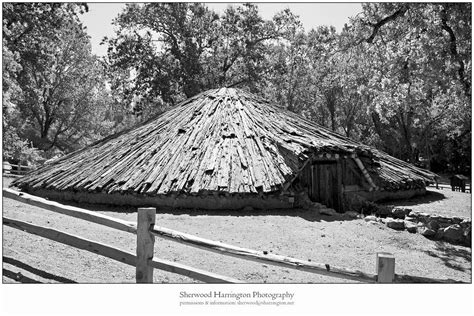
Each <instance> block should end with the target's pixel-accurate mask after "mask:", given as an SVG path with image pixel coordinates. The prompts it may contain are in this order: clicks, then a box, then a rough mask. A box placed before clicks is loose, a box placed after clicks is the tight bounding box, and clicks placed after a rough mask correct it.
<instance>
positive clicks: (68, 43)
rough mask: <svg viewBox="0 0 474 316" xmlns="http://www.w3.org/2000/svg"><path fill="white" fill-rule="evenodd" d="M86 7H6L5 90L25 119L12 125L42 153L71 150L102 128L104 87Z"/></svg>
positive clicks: (45, 5)
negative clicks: (93, 51) (86, 23)
mask: <svg viewBox="0 0 474 316" xmlns="http://www.w3.org/2000/svg"><path fill="white" fill-rule="evenodd" d="M86 8H87V7H86V6H84V5H77V4H47V3H41V4H39V3H34V4H8V5H4V8H3V9H4V19H3V24H4V30H3V32H4V43H5V47H6V49H7V50H8V51H9V52H11V55H13V56H14V57H13V58H12V59H11V60H10V61H9V65H10V68H9V69H13V70H11V71H8V72H7V73H6V74H5V73H4V78H5V76H7V78H8V81H7V82H8V83H9V84H8V86H5V85H4V87H3V93H4V95H7V96H8V100H9V101H11V103H13V104H14V105H15V107H16V108H17V110H18V115H17V116H16V117H17V118H18V117H19V118H20V121H21V122H23V123H22V126H18V125H17V126H14V128H15V129H16V132H17V133H18V135H19V137H20V138H22V139H28V140H30V141H32V142H33V145H34V147H38V148H40V149H42V150H44V151H51V150H54V149H59V150H60V151H62V152H68V151H71V150H74V149H77V148H80V147H82V146H83V145H84V144H86V143H88V142H90V141H92V140H95V139H97V136H99V135H101V133H103V132H104V129H103V128H102V129H101V127H100V123H103V122H100V121H101V119H102V116H103V113H102V112H103V111H102V108H101V107H97V102H96V101H97V99H98V97H99V95H100V94H101V93H103V90H104V80H103V78H102V73H103V69H102V67H101V65H100V63H99V62H98V60H97V58H96V57H95V56H93V55H92V54H91V50H90V43H89V37H88V36H87V34H86V33H85V31H84V29H83V27H82V25H81V23H80V22H79V20H78V17H77V14H80V13H81V12H82V11H83V10H85V9H86ZM15 63H16V64H17V66H16V67H11V66H12V65H15ZM13 83H14V84H13ZM13 87H15V89H16V91H15V93H11V91H12V90H13ZM4 106H5V103H4ZM5 121H7V123H10V122H13V121H12V120H8V118H5V117H4V122H5ZM17 121H18V120H17ZM99 122H100V123H99Z"/></svg>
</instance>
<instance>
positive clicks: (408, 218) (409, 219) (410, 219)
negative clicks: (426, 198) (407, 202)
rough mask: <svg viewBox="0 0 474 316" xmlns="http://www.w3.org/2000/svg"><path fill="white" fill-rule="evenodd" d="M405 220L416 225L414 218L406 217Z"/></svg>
mask: <svg viewBox="0 0 474 316" xmlns="http://www.w3.org/2000/svg"><path fill="white" fill-rule="evenodd" d="M405 220H406V221H409V222H413V223H416V222H417V221H418V220H417V219H416V218H414V217H410V216H406V217H405Z"/></svg>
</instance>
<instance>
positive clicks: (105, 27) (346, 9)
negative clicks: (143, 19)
mask: <svg viewBox="0 0 474 316" xmlns="http://www.w3.org/2000/svg"><path fill="white" fill-rule="evenodd" d="M206 5H207V6H208V7H209V8H211V9H213V10H214V11H216V12H218V13H222V12H224V10H225V9H226V8H227V7H228V6H229V5H238V3H206ZM257 5H258V7H259V12H260V14H261V15H262V17H263V18H264V19H267V20H268V19H271V18H272V17H273V15H274V14H275V13H277V12H279V11H282V10H284V9H286V8H289V9H290V10H291V11H292V12H293V13H294V14H297V15H299V17H300V20H301V22H302V23H303V26H304V27H305V29H306V30H310V29H311V28H315V27H317V26H319V25H333V26H334V27H336V30H337V31H338V32H339V31H341V29H342V27H343V26H344V24H345V23H348V22H349V17H353V16H355V15H357V13H359V12H361V11H362V7H361V4H360V3H289V2H288V3H258V4H257ZM88 6H89V12H87V13H85V14H83V15H81V16H80V18H81V20H82V22H83V23H84V25H85V26H86V27H87V32H88V34H89V35H90V36H91V44H92V53H94V54H96V55H99V56H104V55H105V54H106V47H105V46H104V45H99V44H100V42H101V40H102V39H103V38H104V37H105V36H109V37H110V36H113V34H114V27H113V25H112V20H113V19H114V18H115V17H116V16H117V15H118V14H119V13H120V12H121V11H122V10H123V8H124V7H125V3H88Z"/></svg>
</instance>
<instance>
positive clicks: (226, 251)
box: [151, 225, 377, 282]
mask: <svg viewBox="0 0 474 316" xmlns="http://www.w3.org/2000/svg"><path fill="white" fill-rule="evenodd" d="M151 233H152V234H153V235H155V236H158V237H162V238H166V239H169V240H174V241H176V242H179V243H182V244H185V245H188V246H192V247H196V248H200V249H204V250H207V251H212V252H217V253H220V254H223V255H227V256H232V257H237V258H241V259H245V260H250V261H257V262H263V263H267V264H272V265H276V266H281V267H285V268H291V269H296V270H301V271H307V272H312V273H317V274H321V275H326V276H331V277H337V278H343V279H349V280H354V281H359V282H376V281H377V280H376V275H375V274H370V273H364V272H361V271H356V270H348V269H343V268H339V267H334V266H330V265H329V264H322V263H314V262H309V261H303V260H299V259H295V258H291V257H285V256H281V255H274V254H270V253H268V252H266V251H257V250H252V249H246V248H241V247H236V246H232V245H228V244H224V243H221V242H217V241H213V240H209V239H204V238H200V237H196V236H193V235H190V234H185V233H181V232H178V231H174V230H171V229H168V228H163V227H158V226H156V225H155V226H154V227H153V228H152V229H151Z"/></svg>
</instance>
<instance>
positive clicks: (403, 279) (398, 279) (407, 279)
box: [394, 274, 468, 284]
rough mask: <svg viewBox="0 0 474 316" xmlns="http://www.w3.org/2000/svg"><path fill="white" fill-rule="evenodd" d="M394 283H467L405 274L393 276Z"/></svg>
mask: <svg viewBox="0 0 474 316" xmlns="http://www.w3.org/2000/svg"><path fill="white" fill-rule="evenodd" d="M394 282H395V283H449V284H451V283H468V282H463V281H459V280H453V279H434V278H427V277H419V276H414V275H407V274H395V278H394Z"/></svg>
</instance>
